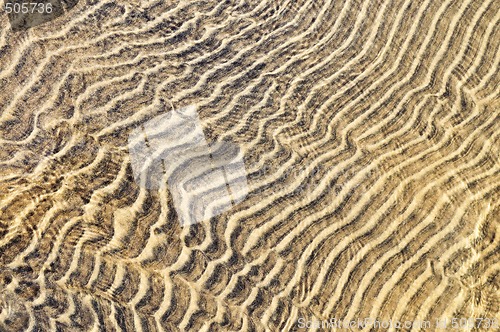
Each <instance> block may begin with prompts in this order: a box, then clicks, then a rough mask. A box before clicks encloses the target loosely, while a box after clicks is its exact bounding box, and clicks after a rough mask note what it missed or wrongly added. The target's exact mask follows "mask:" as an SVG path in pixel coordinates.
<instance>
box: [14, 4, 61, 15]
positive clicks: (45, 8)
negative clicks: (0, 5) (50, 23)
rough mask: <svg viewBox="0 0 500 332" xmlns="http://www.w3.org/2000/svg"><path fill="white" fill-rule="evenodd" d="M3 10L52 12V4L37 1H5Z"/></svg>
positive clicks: (17, 12)
mask: <svg viewBox="0 0 500 332" xmlns="http://www.w3.org/2000/svg"><path fill="white" fill-rule="evenodd" d="M4 10H5V12H6V13H8V14H10V13H14V14H19V13H22V14H28V13H39V14H43V13H52V4H51V3H38V2H22V3H18V2H16V3H12V2H7V3H6V4H5V6H4Z"/></svg>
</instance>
